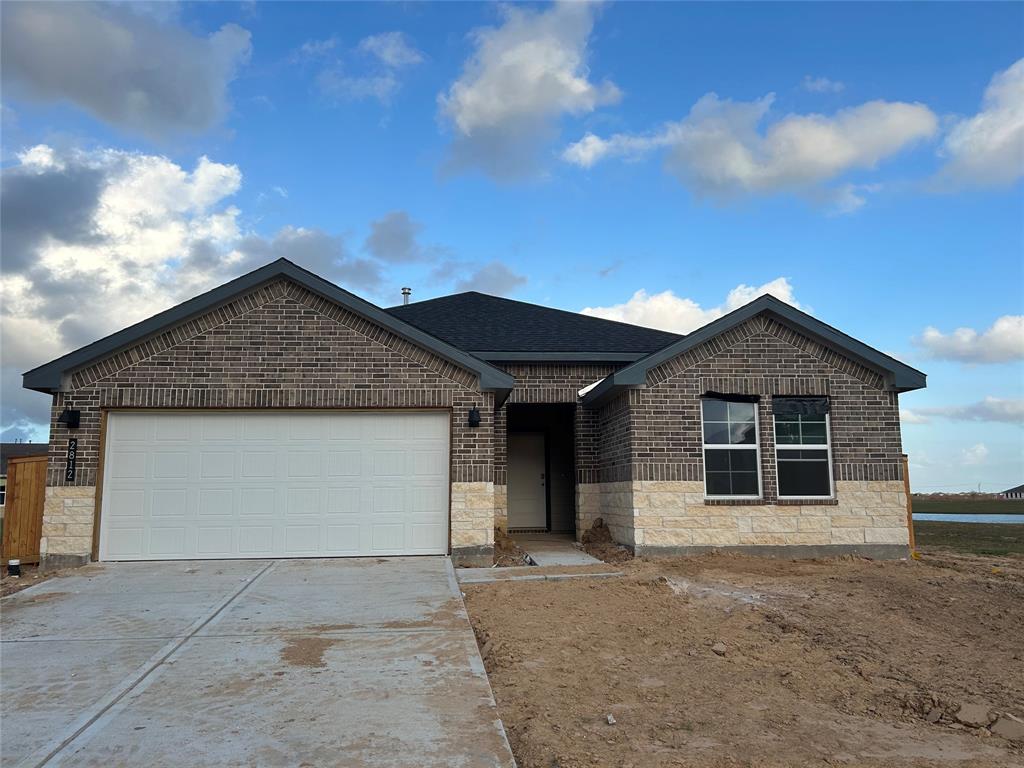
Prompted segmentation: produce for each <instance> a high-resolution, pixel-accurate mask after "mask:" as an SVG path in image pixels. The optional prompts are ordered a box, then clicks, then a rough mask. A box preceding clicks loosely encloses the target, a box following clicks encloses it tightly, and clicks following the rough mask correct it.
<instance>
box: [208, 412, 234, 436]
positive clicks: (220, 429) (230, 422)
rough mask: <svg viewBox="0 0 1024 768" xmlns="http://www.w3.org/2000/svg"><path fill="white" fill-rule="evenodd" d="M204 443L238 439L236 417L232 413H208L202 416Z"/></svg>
mask: <svg viewBox="0 0 1024 768" xmlns="http://www.w3.org/2000/svg"><path fill="white" fill-rule="evenodd" d="M201 432H202V440H203V442H204V443H233V442H235V441H236V440H237V439H238V417H237V416H234V415H232V414H220V413H218V414H209V415H206V416H203V417H202V421H201Z"/></svg>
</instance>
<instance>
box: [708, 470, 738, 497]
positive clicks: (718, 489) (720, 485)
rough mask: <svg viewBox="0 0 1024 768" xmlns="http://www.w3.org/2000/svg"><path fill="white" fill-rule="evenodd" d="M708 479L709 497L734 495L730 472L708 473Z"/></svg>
mask: <svg viewBox="0 0 1024 768" xmlns="http://www.w3.org/2000/svg"><path fill="white" fill-rule="evenodd" d="M707 479H708V482H707V494H708V496H728V495H730V494H731V493H732V490H731V488H732V485H731V484H730V483H729V473H728V472H708V473H707Z"/></svg>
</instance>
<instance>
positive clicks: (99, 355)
mask: <svg viewBox="0 0 1024 768" xmlns="http://www.w3.org/2000/svg"><path fill="white" fill-rule="evenodd" d="M278 277H284V278H286V279H288V280H290V281H292V282H293V283H296V284H298V285H300V286H302V287H303V288H305V289H306V290H308V291H310V292H312V293H315V294H317V295H319V296H322V297H323V298H325V299H327V300H328V301H333V302H334V303H336V304H339V305H341V306H343V307H345V308H346V309H348V310H349V311H351V312H353V313H355V314H357V315H359V316H360V317H363V318H365V319H367V320H369V321H370V322H373V323H376V324H377V325H379V326H381V327H383V328H385V329H387V330H388V331H390V332H392V333H394V334H395V335H397V336H399V337H401V338H403V339H405V340H406V341H409V342H412V343H413V344H416V345H418V346H420V347H423V348H425V349H428V350H430V351H431V352H433V353H434V354H436V355H438V356H439V357H441V358H443V359H445V360H448V361H449V362H450V363H453V364H454V365H457V366H459V367H460V368H463V369H464V370H468V371H471V372H473V373H476V374H477V375H479V377H480V386H481V388H483V389H488V390H495V391H496V392H499V393H504V392H507V391H510V390H511V388H512V386H513V384H514V382H515V379H514V378H513V377H512V376H510V375H509V374H507V373H506V372H505V371H502V370H501V369H499V368H496V367H494V366H493V365H491V364H490V363H488V362H486V361H484V360H481V359H479V358H477V357H474V356H473V355H471V354H468V353H467V352H465V351H463V350H461V349H458V348H456V347H454V346H453V345H451V344H449V343H448V342H446V341H444V340H442V339H439V338H438V337H437V336H435V335H432V334H431V333H429V332H426V331H424V330H422V329H421V328H418V327H416V326H414V325H411V324H409V323H407V322H405V321H404V320H402V319H401V318H399V317H395V316H394V315H392V314H391V313H389V312H387V311H385V310H383V309H381V308H380V307H378V306H377V305H376V304H373V303H371V302H369V301H366V300H365V299H362V298H360V297H359V296H356V295H355V294H354V293H352V292H350V291H347V290H345V289H344V288H341V287H340V286H337V285H335V284H334V283H332V282H330V281H329V280H326V279H324V278H322V277H320V276H319V275H317V274H314V273H313V272H310V271H309V270H307V269H304V268H303V267H300V266H298V265H297V264H295V263H294V262H292V261H289V260H288V259H286V258H284V257H281V258H278V259H276V260H275V261H272V262H270V263H268V264H265V265H263V266H262V267H257V268H256V269H254V270H252V271H251V272H248V273H246V274H244V275H241V276H239V277H236V278H234V279H233V280H229V281H228V282H226V283H224V284H222V285H219V286H217V287H216V288H213V289H212V290H209V291H207V292H206V293H203V294H200V295H199V296H196V297H194V298H191V299H188V300H187V301H184V302H182V303H181V304H178V305H176V306H173V307H171V308H170V309H167V310H164V311H163V312H159V313H157V314H156V315H153V316H152V317H149V318H147V319H145V320H142V321H140V322H138V323H135V324H134V325H131V326H129V327H127V328H125V329H123V330H121V331H118V332H116V333H113V334H111V335H109V336H106V337H104V338H102V339H100V340H99V341H95V342H93V343H92V344H88V345H86V346H84V347H81V348H79V349H76V350H74V351H72V352H68V353H67V354H65V355H62V356H61V357H58V358H57V359H56V360H52V361H50V362H49V363H46V364H45V365H41V366H38V367H36V368H33V369H32V370H30V371H28V372H26V373H25V374H23V376H22V386H24V387H25V388H26V389H34V390H36V391H39V392H56V391H58V390H59V389H60V388H61V387H62V386H63V379H64V376H65V375H66V374H68V373H70V372H71V371H73V370H76V369H79V368H82V367H84V366H86V365H88V364H91V363H93V362H96V361H97V360H101V359H103V358H106V357H109V356H111V355H113V354H116V353H117V352H120V351H122V350H124V349H127V348H129V347H132V346H134V345H136V344H138V343H140V342H142V341H144V340H145V339H148V338H150V337H152V336H155V335H157V334H159V333H162V332H164V331H165V330H167V329H168V328H172V327H174V326H177V325H180V324H181V323H184V322H186V321H188V320H191V319H194V318H196V317H199V316H201V315H205V314H207V313H209V312H211V311H213V310H214V309H216V308H217V307H220V306H223V305H224V304H226V303H227V302H230V301H231V300H232V299H234V298H235V297H237V296H239V295H241V294H243V293H245V292H247V291H250V290H253V289H255V288H258V287H260V286H262V285H265V284H267V283H268V282H270V281H272V280H274V279H276V278H278Z"/></svg>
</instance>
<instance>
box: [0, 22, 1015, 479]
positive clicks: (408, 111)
mask: <svg viewBox="0 0 1024 768" xmlns="http://www.w3.org/2000/svg"><path fill="white" fill-rule="evenodd" d="M2 55H3V61H2V65H3V66H2V76H3V137H2V162H3V173H4V205H5V210H4V214H5V215H4V220H3V227H4V249H3V250H4V253H3V265H2V266H3V278H2V280H3V290H4V299H5V301H4V309H3V313H4V314H3V328H4V331H5V333H4V345H3V347H4V348H3V356H4V360H3V362H4V377H3V400H4V403H3V405H4V413H3V418H2V425H3V427H4V428H5V436H6V437H7V438H9V437H17V436H23V437H24V436H33V435H34V436H35V437H42V436H44V435H45V429H46V428H45V426H43V423H44V421H45V413H46V398H45V397H44V396H41V395H34V394H32V393H22V392H19V391H18V383H19V377H18V374H20V372H22V371H23V370H26V369H27V368H30V367H32V366H34V365H36V364H39V363H42V362H45V361H46V360H48V359H50V358H51V357H53V356H55V355H57V354H60V353H62V352H64V351H67V350H68V349H71V348H74V347H76V346H79V345H81V344H83V343H86V342H88V341H90V340H93V339H95V338H97V337H99V336H100V335H103V334H105V333H108V332H111V331H113V330H116V329H117V328H119V327H122V326H123V325H125V324H128V323H130V322H133V321H135V320H138V319H141V317H144V316H146V315H148V314H152V313H153V312H154V311H157V310H159V309H163V308H165V307H166V306H169V305H171V304H173V303H176V302H177V301H180V300H181V299H183V298H187V297H188V296H190V295H194V294H195V293H198V292H200V291H201V290H204V289H206V288H209V287H211V286H212V285H215V284H217V283H218V282H221V281H223V280H225V279H228V278H229V277H232V276H234V275H236V274H239V273H241V272H244V271H247V270H248V269H251V268H253V267H255V266H258V265H259V264H261V263H264V262H266V261H268V260H270V259H272V258H275V257H277V256H281V255H283V256H287V257H289V258H293V259H294V260H296V261H299V262H300V263H304V264H306V265H307V266H309V267H310V268H312V269H314V270H315V271H318V272H320V273H322V274H324V275H325V276H326V277H328V278H330V279H333V280H335V281H336V282H338V283H339V284H341V285H344V286H346V287H349V288H351V289H352V290H354V291H356V292H358V293H360V294H361V295H364V296H366V297H367V298H369V299H371V300H373V301H376V302H378V303H380V304H383V305H388V304H392V303H397V302H398V301H399V300H400V296H399V293H398V289H399V288H400V287H401V286H402V285H411V286H412V287H413V289H414V293H413V298H414V299H417V298H418V299H423V298H428V297H431V296H436V295H442V294H445V293H449V292H452V291H454V290H465V289H478V290H484V291H487V292H492V293H502V294H505V295H509V296H511V297H513V298H518V299H522V300H526V301H533V302H538V303H543V304H548V305H552V306H557V307H562V308H565V309H570V310H576V311H580V310H584V309H586V310H587V311H588V312H592V313H594V314H598V315H601V316H606V317H613V318H617V319H625V320H629V321H633V322H641V323H647V324H655V325H659V326H663V327H668V328H671V329H673V330H679V331H682V332H686V331H689V330H692V329H693V328H694V327H697V326H698V325H700V324H702V323H703V322H707V321H709V320H710V319H713V318H714V317H715V316H717V315H718V314H720V313H721V312H723V311H727V310H728V309H730V308H733V307H734V306H736V305H738V304H739V303H742V301H744V300H746V299H749V298H752V297H753V296H754V295H756V294H757V293H759V292H763V291H771V292H773V293H776V294H777V295H779V296H780V298H783V299H785V300H788V301H791V302H793V303H795V304H797V305H798V306H801V307H802V308H804V309H806V310H809V311H811V312H812V313H813V314H815V315H816V316H818V317H819V318H821V319H823V320H825V321H826V322H828V323H831V324H833V325H835V326H837V327H839V328H840V329H842V330H844V331H846V332H847V333H850V334H851V335H853V336H856V337H858V338H860V339H861V340H863V341H865V342H867V343H869V344H871V345H873V346H876V347H878V348H879V349H882V350H884V351H886V352H889V353H890V354H893V355H895V356H897V357H899V358H901V359H903V360H904V361H906V362H908V363H909V364H911V365H914V366H915V367H918V368H920V369H922V370H924V371H926V372H927V373H928V374H929V388H928V389H927V390H925V391H923V392H917V393H912V394H909V395H906V396H905V397H904V398H903V399H902V403H901V406H902V408H903V409H905V411H906V414H905V423H904V443H905V449H906V451H907V452H908V453H909V454H910V455H911V461H912V464H913V467H912V473H913V474H912V476H913V481H914V484H915V488H916V489H917V490H941V489H946V490H966V489H968V488H971V487H977V486H978V485H979V484H980V485H981V486H982V487H983V488H984V489H986V490H1000V489H1001V488H1003V487H1006V486H1009V485H1015V484H1018V483H1020V482H1024V317H1022V316H1024V258H1022V256H1024V185H1022V182H1021V176H1022V174H1024V63H1021V59H1022V57H1024V6H1022V5H1020V4H1013V3H996V4H986V3H971V4H968V3H957V4H953V3H949V4H921V3H916V4H911V3H905V4H861V3H858V4H839V3H821V4H804V3H801V4H767V3H763V4H752V5H745V4H709V3H700V4H666V3H661V4H654V3H651V4H638V3H608V4H604V5H600V6H596V5H582V4H577V5H534V4H529V5H514V6H498V5H484V4H471V3H444V4H440V3H438V4H427V3H420V4H416V3H393V4H386V3H375V4H358V3H345V4H329V3H316V4H304V3H276V4H262V3H260V4H253V3H244V4H233V3H203V4H169V3H163V4H156V5H128V6H126V5H114V6H103V5H92V4H87V3H78V4H75V5H71V6H62V5H60V4H52V3H48V4H17V3H11V4H7V6H5V14H4V18H3V54H2ZM202 158H206V159H205V160H203V159H202ZM55 211H59V212H60V213H55ZM25 212H28V213H25ZM15 221H16V222H17V224H16V225H15V224H13V223H12V222H15ZM929 328H931V329H933V330H931V331H929V330H927V329H929ZM957 329H964V330H961V331H957Z"/></svg>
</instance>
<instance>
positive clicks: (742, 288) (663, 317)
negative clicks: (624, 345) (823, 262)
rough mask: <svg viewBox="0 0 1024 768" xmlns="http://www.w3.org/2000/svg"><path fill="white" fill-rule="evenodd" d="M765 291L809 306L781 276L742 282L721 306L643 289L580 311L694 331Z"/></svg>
mask: <svg viewBox="0 0 1024 768" xmlns="http://www.w3.org/2000/svg"><path fill="white" fill-rule="evenodd" d="M765 294H771V295H772V296H774V297H775V298H777V299H779V300H781V301H784V302H786V303H787V304H791V305H793V306H794V307H796V308H797V309H805V310H806V309H807V308H806V307H801V305H800V303H799V302H798V301H797V300H796V297H795V296H794V295H793V286H791V285H790V283H789V280H788V279H786V278H785V277H778V278H776V279H774V280H772V281H771V282H768V283H765V284H764V285H759V286H752V285H745V284H740V285H738V286H736V287H735V288H733V289H732V290H731V291H729V294H728V295H727V296H726V297H725V301H724V302H723V303H722V304H720V305H719V306H717V307H707V308H705V307H702V306H701V305H700V304H698V303H697V302H695V301H694V300H693V299H687V298H682V297H680V296H676V295H675V293H673V292H672V291H662V292H661V293H655V294H648V293H647V291H644V290H639V291H637V292H636V293H634V294H633V296H632V297H630V299H629V301H627V302H625V303H623V304H614V305H612V306H608V307H585V308H583V309H581V310H580V312H581V313H582V314H584V315H591V316H593V317H603V318H605V319H607V320H618V321H620V322H624V323H632V324H634V325H643V326H647V327H648V328H659V329H661V330H664V331H673V332H675V333H690V332H691V331H694V330H696V329H697V328H700V327H701V326H704V325H707V324H708V323H710V322H711V321H712V320H716V319H717V318H719V317H721V316H722V315H724V314H726V313H727V312H731V311H732V310H734V309H738V308H739V307H742V306H743V305H744V304H748V303H749V302H751V301H753V300H754V299H756V298H757V297H758V296H764V295H765Z"/></svg>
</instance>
